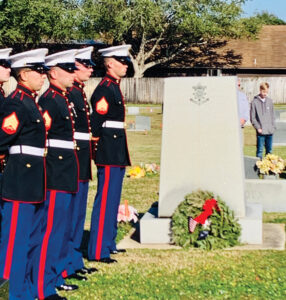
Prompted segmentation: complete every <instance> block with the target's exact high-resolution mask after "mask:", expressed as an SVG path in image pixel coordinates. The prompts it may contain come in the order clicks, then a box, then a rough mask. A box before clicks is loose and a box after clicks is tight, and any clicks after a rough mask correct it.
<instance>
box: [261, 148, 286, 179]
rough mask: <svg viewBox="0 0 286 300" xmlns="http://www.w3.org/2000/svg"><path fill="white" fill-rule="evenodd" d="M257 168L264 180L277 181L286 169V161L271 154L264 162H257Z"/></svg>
mask: <svg viewBox="0 0 286 300" xmlns="http://www.w3.org/2000/svg"><path fill="white" fill-rule="evenodd" d="M256 166H257V168H258V169H259V173H260V174H261V175H262V177H263V178H264V179H265V178H268V179H276V178H279V174H281V173H282V171H283V170H284V169H285V160H284V159H283V158H281V157H280V156H278V155H275V154H271V153H269V154H267V155H266V156H265V157H264V158H263V159H262V160H259V161H257V162H256Z"/></svg>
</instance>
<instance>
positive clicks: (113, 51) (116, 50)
mask: <svg viewBox="0 0 286 300" xmlns="http://www.w3.org/2000/svg"><path fill="white" fill-rule="evenodd" d="M130 48H131V45H121V46H114V47H109V48H104V49H100V50H98V52H99V53H101V55H102V56H103V57H113V56H115V57H126V56H129V50H130Z"/></svg>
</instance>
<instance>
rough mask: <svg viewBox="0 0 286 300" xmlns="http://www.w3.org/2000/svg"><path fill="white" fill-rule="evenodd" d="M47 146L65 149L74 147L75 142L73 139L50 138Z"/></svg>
mask: <svg viewBox="0 0 286 300" xmlns="http://www.w3.org/2000/svg"><path fill="white" fill-rule="evenodd" d="M46 146H47V147H54V148H63V149H74V147H75V144H74V142H73V141H64V140H56V139H48V140H47V142H46Z"/></svg>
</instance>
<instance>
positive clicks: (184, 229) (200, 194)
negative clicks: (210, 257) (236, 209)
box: [172, 190, 241, 250]
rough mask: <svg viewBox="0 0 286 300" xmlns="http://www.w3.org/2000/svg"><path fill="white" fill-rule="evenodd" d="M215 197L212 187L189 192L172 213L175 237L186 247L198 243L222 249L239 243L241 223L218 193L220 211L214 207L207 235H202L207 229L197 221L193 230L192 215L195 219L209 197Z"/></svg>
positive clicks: (205, 247)
mask: <svg viewBox="0 0 286 300" xmlns="http://www.w3.org/2000/svg"><path fill="white" fill-rule="evenodd" d="M211 198H214V194H213V193H211V192H209V191H201V190H198V191H195V192H193V193H191V194H188V195H186V196H185V200H184V201H183V202H182V203H180V204H179V206H178V207H177V209H176V211H175V212H174V214H173V216H172V240H173V242H174V243H175V244H176V245H178V246H181V247H183V248H189V247H195V248H201V249H206V250H210V249H222V248H227V247H233V246H235V245H238V244H239V241H238V238H239V236H240V232H241V227H240V225H239V223H238V222H237V219H236V218H235V217H234V213H233V211H232V210H231V209H230V208H229V207H228V206H227V205H226V204H225V203H224V202H223V201H222V200H221V198H220V197H216V200H217V204H218V206H219V209H220V211H216V210H215V209H213V214H212V215H211V216H210V217H209V220H210V222H211V224H210V226H209V228H207V229H206V230H207V231H208V235H207V237H206V238H205V239H198V238H199V234H200V232H202V231H203V230H204V229H203V228H202V225H201V224H197V226H196V228H195V230H194V232H193V233H190V232H189V226H188V217H192V218H193V219H194V218H196V217H197V216H199V215H200V214H201V213H202V212H203V209H202V207H203V205H204V203H205V201H206V200H207V199H211Z"/></svg>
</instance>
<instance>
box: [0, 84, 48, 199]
mask: <svg viewBox="0 0 286 300" xmlns="http://www.w3.org/2000/svg"><path fill="white" fill-rule="evenodd" d="M35 98H36V93H34V92H32V91H31V90H29V89H28V88H26V87H24V86H23V85H21V84H18V86H17V88H16V90H15V91H14V92H13V93H12V94H11V95H10V96H9V97H8V98H7V99H6V100H5V102H4V104H3V106H2V111H1V115H0V122H1V123H0V124H1V128H0V154H5V153H8V150H9V147H10V146H18V145H25V146H32V147H37V148H42V149H43V148H45V140H46V129H45V124H44V120H43V117H42V114H41V112H40V110H39V107H38V105H37V104H36V103H35ZM2 198H3V199H4V200H7V201H20V202H28V203H38V202H42V201H44V199H45V158H44V157H41V156H35V155H29V154H23V153H19V154H11V155H9V158H8V162H7V165H6V168H5V171H4V173H3V176H2Z"/></svg>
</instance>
